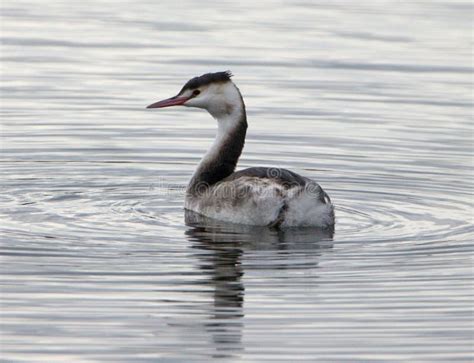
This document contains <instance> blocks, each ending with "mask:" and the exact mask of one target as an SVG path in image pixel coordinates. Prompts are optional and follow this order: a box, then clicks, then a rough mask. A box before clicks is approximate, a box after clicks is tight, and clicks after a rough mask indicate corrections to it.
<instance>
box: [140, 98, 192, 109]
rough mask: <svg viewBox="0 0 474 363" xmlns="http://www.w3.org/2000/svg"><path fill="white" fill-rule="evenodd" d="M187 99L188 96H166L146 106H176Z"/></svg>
mask: <svg viewBox="0 0 474 363" xmlns="http://www.w3.org/2000/svg"><path fill="white" fill-rule="evenodd" d="M187 100H189V97H178V96H174V97H171V98H167V99H166V100H162V101H158V102H155V103H152V104H151V105H149V106H146V108H163V107H170V106H178V105H182V104H183V103H185V102H186V101H187Z"/></svg>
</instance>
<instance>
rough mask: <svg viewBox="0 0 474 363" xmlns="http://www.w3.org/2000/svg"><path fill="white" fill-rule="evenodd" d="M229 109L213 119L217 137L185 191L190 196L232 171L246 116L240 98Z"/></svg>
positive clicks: (242, 142)
mask: <svg viewBox="0 0 474 363" xmlns="http://www.w3.org/2000/svg"><path fill="white" fill-rule="evenodd" d="M228 110H229V112H228V113H225V114H222V115H219V116H215V117H216V119H217V125H218V128H217V135H216V138H215V140H214V143H213V144H212V146H211V147H210V149H209V150H208V151H207V153H206V154H205V155H204V157H203V158H202V160H201V162H200V163H199V166H198V168H197V169H196V172H195V173H194V175H193V177H192V179H191V181H190V183H189V185H188V192H191V193H192V194H195V193H199V191H202V190H203V188H204V189H205V188H206V187H208V186H211V185H213V184H215V183H217V182H219V181H220V180H222V179H224V178H226V177H228V176H229V175H230V174H232V173H233V172H234V170H235V167H236V165H237V161H238V160H239V157H240V154H241V153H242V149H243V148H244V143H245V135H246V132H247V115H246V112H245V105H244V102H243V100H242V97H240V101H239V102H238V104H234V105H232V106H230V107H228Z"/></svg>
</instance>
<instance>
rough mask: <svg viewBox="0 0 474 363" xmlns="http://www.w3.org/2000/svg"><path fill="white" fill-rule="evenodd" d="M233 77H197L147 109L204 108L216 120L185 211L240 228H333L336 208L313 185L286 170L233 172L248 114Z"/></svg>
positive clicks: (217, 75)
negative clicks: (246, 226) (244, 226)
mask: <svg viewBox="0 0 474 363" xmlns="http://www.w3.org/2000/svg"><path fill="white" fill-rule="evenodd" d="M231 76H232V74H231V73H230V72H229V71H227V72H217V73H207V74H204V75H202V76H199V77H195V78H192V79H191V80H189V81H188V82H187V83H186V84H185V85H184V86H183V88H182V89H181V91H179V93H178V94H177V95H176V96H174V97H171V98H168V99H165V100H163V101H159V102H155V103H153V104H151V105H149V106H148V107H147V108H162V107H169V106H178V105H182V106H187V107H197V108H203V109H205V110H207V111H208V112H209V113H210V114H211V115H212V117H214V118H215V119H216V120H217V125H218V128H217V135H216V138H215V141H214V143H213V144H212V146H211V148H210V149H209V150H208V151H207V153H206V154H205V155H204V157H203V158H202V160H201V162H200V163H199V166H198V167H197V169H196V171H195V173H194V175H193V177H192V178H191V181H190V182H189V185H188V187H187V190H186V200H185V208H186V209H188V210H191V211H193V212H196V213H199V214H202V215H204V216H206V217H210V218H214V219H218V220H222V221H226V222H232V223H237V224H247V225H255V226H265V225H267V226H269V227H273V228H285V227H299V226H307V227H309V226H311V227H320V228H333V226H334V207H333V205H332V204H331V200H330V199H329V196H328V195H327V194H326V193H325V192H324V191H323V190H322V188H321V187H320V186H319V185H318V184H317V183H316V182H314V181H313V180H311V179H308V178H305V177H302V176H300V175H298V174H296V173H294V172H292V171H289V170H286V169H281V168H265V167H253V168H248V169H244V170H240V171H237V172H234V170H235V166H236V165H237V161H238V160H239V157H240V154H241V153H242V149H243V147H244V142H245V134H246V131H247V115H246V112H245V104H244V101H243V99H242V95H241V94H240V91H239V89H238V88H237V86H236V85H235V84H234V83H233V82H232V80H231Z"/></svg>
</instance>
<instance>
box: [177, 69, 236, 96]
mask: <svg viewBox="0 0 474 363" xmlns="http://www.w3.org/2000/svg"><path fill="white" fill-rule="evenodd" d="M230 77H232V73H231V72H230V71H225V72H216V73H206V74H203V75H202V76H199V77H194V78H192V79H190V80H189V81H188V82H186V84H185V85H184V86H183V88H182V89H181V91H179V94H181V93H183V92H184V91H186V90H188V89H191V90H193V89H196V88H199V87H202V86H207V85H208V84H211V83H218V82H220V83H222V82H228V81H230Z"/></svg>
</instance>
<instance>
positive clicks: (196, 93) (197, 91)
mask: <svg viewBox="0 0 474 363" xmlns="http://www.w3.org/2000/svg"><path fill="white" fill-rule="evenodd" d="M200 93H201V91H200V90H198V89H195V90H194V91H193V96H197V95H198V94H200Z"/></svg>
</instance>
